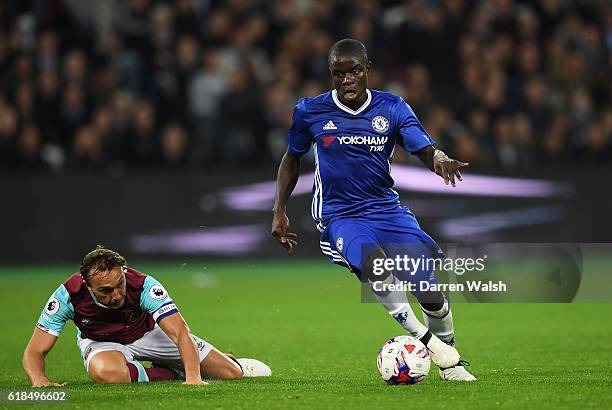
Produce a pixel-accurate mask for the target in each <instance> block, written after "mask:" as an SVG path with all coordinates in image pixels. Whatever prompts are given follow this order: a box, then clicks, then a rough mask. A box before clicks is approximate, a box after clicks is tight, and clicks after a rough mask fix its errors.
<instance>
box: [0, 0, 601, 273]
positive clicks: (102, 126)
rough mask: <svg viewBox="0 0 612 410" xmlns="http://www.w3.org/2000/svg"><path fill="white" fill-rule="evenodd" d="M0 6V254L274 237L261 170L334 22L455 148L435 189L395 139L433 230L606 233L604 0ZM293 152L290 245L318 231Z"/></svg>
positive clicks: (25, 258)
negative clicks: (461, 175) (456, 181)
mask: <svg viewBox="0 0 612 410" xmlns="http://www.w3.org/2000/svg"><path fill="white" fill-rule="evenodd" d="M0 21H1V22H2V30H1V31H0V76H1V79H2V81H1V83H0V169H1V170H0V180H1V181H2V186H3V188H4V189H3V195H2V196H3V199H2V201H1V202H2V212H1V213H0V218H1V223H2V226H3V228H4V229H3V230H4V231H5V232H7V233H9V234H8V235H2V239H0V249H2V251H1V252H0V260H1V261H4V262H9V263H21V262H33V261H40V262H50V261H61V262H68V261H74V260H75V259H78V258H80V257H81V255H82V254H83V252H84V251H85V250H87V249H89V248H91V247H92V246H94V245H95V244H96V243H104V244H106V245H107V246H111V247H116V248H118V249H121V250H123V251H124V252H125V253H127V254H129V255H132V256H136V257H141V256H142V257H146V258H149V257H172V256H177V255H180V256H181V257H182V256H183V255H187V256H205V257H213V256H228V255H231V256H236V255H240V254H245V255H247V256H251V257H259V256H267V257H269V256H277V257H282V251H281V249H280V248H279V247H277V246H276V244H275V243H274V241H272V240H270V238H269V237H268V231H269V224H270V216H271V215H270V212H269V210H270V208H271V204H272V195H273V184H271V181H273V180H274V177H275V170H276V166H277V164H278V161H279V159H280V157H281V156H282V153H283V152H284V149H285V144H286V130H287V127H288V126H289V124H290V121H291V112H292V109H293V106H294V105H295V103H296V101H297V99H298V98H300V97H301V96H314V95H316V94H319V93H321V92H323V91H325V90H327V89H328V88H329V79H328V69H327V63H326V53H327V50H328V48H329V46H330V45H331V44H332V43H333V42H334V41H336V40H337V39H339V38H343V37H355V38H358V39H360V40H361V41H363V42H364V43H365V44H366V46H367V47H368V50H369V52H370V58H371V60H372V61H373V62H374V72H373V74H372V77H371V87H372V88H377V89H384V90H390V91H392V92H395V93H397V94H399V95H402V96H403V97H404V98H405V99H406V101H408V102H409V103H410V104H411V105H412V107H413V108H414V110H415V111H416V113H417V115H418V116H419V118H420V119H421V120H422V122H423V123H424V125H425V127H426V128H427V129H428V131H429V132H430V134H431V135H433V136H434V137H435V138H436V140H437V141H438V144H439V147H440V148H442V149H444V150H445V151H446V152H448V153H449V154H450V155H452V156H454V157H457V158H459V159H461V160H463V161H467V162H470V164H471V166H470V169H469V171H467V172H466V174H467V175H466V182H465V184H460V186H459V188H457V189H456V190H452V189H450V188H448V189H446V188H445V187H442V186H441V185H440V184H441V182H440V181H439V180H437V179H436V177H435V176H433V175H428V174H427V172H423V170H424V168H422V166H421V164H417V163H415V162H414V161H413V160H412V159H411V158H408V156H407V155H405V154H404V153H402V152H398V153H397V158H396V159H395V166H394V175H395V178H396V182H397V183H398V187H399V190H400V193H401V197H402V201H403V202H404V203H405V204H407V205H409V206H410V207H411V208H412V209H413V211H414V212H415V214H416V215H417V216H418V217H419V219H420V221H421V223H422V225H423V226H424V228H425V229H426V230H427V231H428V232H430V233H431V234H432V235H433V236H434V237H436V238H437V239H438V241H440V242H449V241H450V242H475V243H479V242H492V241H493V242H494V241H526V242H529V241H541V242H549V241H552V240H555V241H567V242H576V241H582V242H605V241H609V240H610V233H609V232H610V231H611V230H612V225H611V224H612V222H611V221H610V218H607V217H606V215H605V212H606V209H607V206H608V204H609V203H610V201H611V200H612V193H611V192H612V190H610V189H609V181H610V176H611V169H612V167H610V160H611V159H612V105H611V98H610V94H611V84H612V81H610V80H611V76H610V73H611V67H612V53H611V50H612V11H611V9H610V7H609V3H607V2H605V1H574V2H572V1H565V0H542V1H536V2H521V1H511V0H496V1H484V2H480V1H461V0H447V1H440V2H438V1H406V2H402V1H381V2H376V1H368V0H362V1H352V2H349V1H336V2H334V1H324V0H323V1H306V0H280V1H247V0H233V1H206V0H177V1H152V0H130V1H106V0H105V1H87V2H82V1H76V0H74V1H71V0H52V1H51V0H49V1H2V2H0ZM311 162H312V161H310V160H306V161H304V170H303V172H304V176H303V177H302V180H301V185H300V187H301V188H300V189H299V193H298V195H296V198H295V199H294V200H293V201H292V203H291V205H290V217H291V219H292V223H293V226H294V227H295V229H296V230H297V231H298V232H300V234H301V235H302V236H303V240H302V241H301V244H300V250H299V251H298V254H299V255H301V256H315V255H318V252H319V251H318V249H317V248H316V243H317V241H316V236H317V233H316V230H315V229H314V226H313V224H312V223H311V222H310V220H309V216H308V214H307V212H308V209H309V208H308V206H307V203H308V200H309V198H308V190H309V184H310V183H311V180H312V179H311V174H310V172H309V169H311V168H312V165H311ZM415 167H416V168H415ZM474 174H477V175H480V176H482V178H480V179H479V178H473V177H472V176H473V175H474ZM494 175H497V176H501V177H503V178H505V179H495V178H487V176H494ZM524 178H528V180H525V179H524ZM470 180H471V183H472V184H471V185H469V187H468V184H470ZM470 187H471V188H473V189H471V188H470Z"/></svg>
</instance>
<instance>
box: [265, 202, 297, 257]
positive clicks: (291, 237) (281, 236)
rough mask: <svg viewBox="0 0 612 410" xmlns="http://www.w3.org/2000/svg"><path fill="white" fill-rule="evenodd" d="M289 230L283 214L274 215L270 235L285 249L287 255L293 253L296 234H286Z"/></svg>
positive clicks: (287, 221)
mask: <svg viewBox="0 0 612 410" xmlns="http://www.w3.org/2000/svg"><path fill="white" fill-rule="evenodd" d="M288 229H289V218H287V215H286V214H285V213H284V212H282V213H281V212H279V213H274V219H273V220H272V231H271V232H270V234H272V236H274V237H275V238H276V239H277V240H278V242H279V243H280V244H281V245H283V247H285V249H287V251H288V252H289V253H291V252H292V251H293V247H294V246H296V245H297V241H296V238H297V234H296V233H292V232H287V231H288Z"/></svg>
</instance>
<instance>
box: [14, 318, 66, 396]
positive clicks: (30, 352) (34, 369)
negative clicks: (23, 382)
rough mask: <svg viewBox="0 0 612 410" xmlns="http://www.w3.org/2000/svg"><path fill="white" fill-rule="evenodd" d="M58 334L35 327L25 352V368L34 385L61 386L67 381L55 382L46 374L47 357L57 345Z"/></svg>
mask: <svg viewBox="0 0 612 410" xmlns="http://www.w3.org/2000/svg"><path fill="white" fill-rule="evenodd" d="M56 340H57V336H53V335H52V334H49V333H47V332H43V331H42V330H40V329H39V328H37V327H35V328H34V333H33V334H32V338H31V339H30V342H29V343H28V346H27V347H26V349H25V352H24V353H23V370H25V373H26V375H27V376H28V379H30V383H32V387H49V386H55V387H61V386H65V385H66V383H54V382H52V381H50V380H49V379H48V378H47V375H46V374H45V357H46V356H47V354H48V353H49V352H50V351H51V349H52V348H53V346H54V345H55V341H56Z"/></svg>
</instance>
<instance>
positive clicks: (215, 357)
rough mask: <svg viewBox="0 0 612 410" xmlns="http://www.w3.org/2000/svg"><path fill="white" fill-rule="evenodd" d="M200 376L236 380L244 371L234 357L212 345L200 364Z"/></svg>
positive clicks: (240, 377)
mask: <svg viewBox="0 0 612 410" xmlns="http://www.w3.org/2000/svg"><path fill="white" fill-rule="evenodd" d="M200 369H201V371H202V377H205V378H207V379H221V380H238V379H242V377H243V376H244V373H243V371H242V368H241V367H240V364H238V362H237V361H235V359H233V358H232V357H229V356H228V355H225V354H224V353H222V352H220V351H219V350H217V349H215V348H214V347H213V348H212V350H211V351H210V352H209V353H208V354H207V355H206V357H205V358H204V360H202V363H201V364H200Z"/></svg>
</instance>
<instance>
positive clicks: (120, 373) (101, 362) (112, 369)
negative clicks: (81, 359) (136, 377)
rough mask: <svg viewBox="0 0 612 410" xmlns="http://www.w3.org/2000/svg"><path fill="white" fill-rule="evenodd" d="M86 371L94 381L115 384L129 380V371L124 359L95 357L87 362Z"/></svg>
mask: <svg viewBox="0 0 612 410" xmlns="http://www.w3.org/2000/svg"><path fill="white" fill-rule="evenodd" d="M88 373H89V376H90V377H91V378H92V379H93V381H95V382H96V383H105V384H115V383H129V382H130V371H129V370H128V368H127V366H126V364H125V361H124V360H109V359H105V358H104V357H95V358H94V359H92V360H91V362H90V363H89V367H88Z"/></svg>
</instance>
